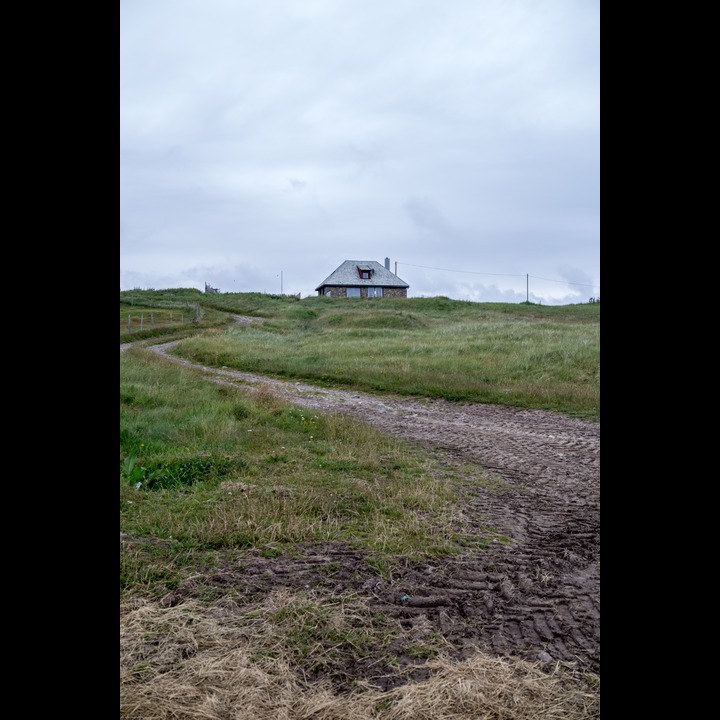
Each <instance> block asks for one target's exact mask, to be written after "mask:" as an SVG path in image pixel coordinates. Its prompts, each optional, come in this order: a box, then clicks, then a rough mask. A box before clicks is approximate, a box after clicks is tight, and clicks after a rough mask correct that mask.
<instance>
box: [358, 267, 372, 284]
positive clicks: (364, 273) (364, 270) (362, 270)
mask: <svg viewBox="0 0 720 720" xmlns="http://www.w3.org/2000/svg"><path fill="white" fill-rule="evenodd" d="M357 271H358V275H359V276H360V279H361V280H370V278H371V277H372V274H373V271H372V268H369V267H362V266H360V265H358V266H357Z"/></svg>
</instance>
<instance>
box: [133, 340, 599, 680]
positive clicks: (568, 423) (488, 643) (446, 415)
mask: <svg viewBox="0 0 720 720" xmlns="http://www.w3.org/2000/svg"><path fill="white" fill-rule="evenodd" d="M173 345H174V343H172V342H171V343H165V344H162V345H155V346H152V347H151V348H150V349H152V350H153V351H155V352H157V353H159V354H161V355H163V356H165V357H166V358H168V359H169V360H172V361H173V362H177V363H180V364H183V365H191V363H189V362H187V361H186V360H182V359H179V358H176V357H173V356H172V355H169V354H168V350H169V349H170V348H171V347H172V346H173ZM121 348H122V346H121ZM203 369H204V370H205V371H206V372H207V373H208V377H209V379H211V380H213V381H214V382H219V383H227V382H233V384H234V385H235V386H236V387H238V385H237V381H238V380H239V381H242V382H243V383H247V384H246V385H245V387H247V388H248V389H252V388H253V387H258V386H260V385H262V386H263V387H265V388H267V387H271V388H273V391H274V392H277V393H278V394H279V395H281V396H283V397H285V398H286V399H288V400H290V401H292V402H294V403H296V404H300V405H303V406H305V407H310V408H316V409H318V410H323V411H327V412H342V413H344V414H350V415H352V416H354V417H358V418H360V419H363V420H366V421H368V422H370V423H372V424H373V425H374V426H375V427H379V428H381V429H383V430H385V431H386V432H388V433H392V434H395V435H398V436H401V437H403V438H406V439H408V440H410V441H413V442H417V443H420V444H422V445H424V446H426V447H430V448H432V449H433V450H434V451H435V454H436V456H437V457H438V461H439V462H442V461H443V459H448V458H450V459H452V460H453V461H460V462H470V463H476V464H478V465H480V466H481V467H482V468H484V469H486V470H489V471H491V472H492V473H494V474H495V475H496V476H497V477H499V478H502V479H503V480H504V481H505V489H504V491H503V492H501V493H490V492H486V491H482V490H478V489H476V490H475V492H474V495H473V500H472V502H471V504H470V506H468V507H464V508H463V509H462V511H463V513H464V515H465V516H466V517H468V518H469V519H470V522H471V523H475V524H477V526H478V527H480V526H481V525H482V526H483V527H487V526H492V527H494V528H496V529H498V530H499V531H500V532H501V533H502V534H504V535H506V536H507V537H509V538H511V540H512V542H511V544H510V545H501V544H497V545H494V546H492V547H491V548H490V549H488V550H482V551H479V552H476V553H473V554H470V555H468V556H466V557H463V558H461V559H457V560H450V561H446V562H443V564H442V566H434V567H433V566H429V565H412V564H408V565H407V566H406V567H405V568H404V569H403V570H402V571H401V572H399V573H396V574H395V575H394V576H393V581H392V583H387V582H384V581H382V580H381V579H380V578H377V577H375V576H374V575H373V573H372V571H371V570H370V569H369V568H368V567H367V566H366V565H365V563H364V560H363V558H362V556H360V555H359V554H358V553H355V552H354V551H352V550H351V549H349V548H347V547H346V546H341V545H337V546H334V545H327V546H323V547H322V548H312V549H309V550H308V552H307V553H306V554H305V555H304V556H302V557H301V559H294V560H292V561H291V560H288V559H286V558H273V559H268V558H257V559H256V560H252V559H250V560H248V561H247V562H245V563H244V569H243V571H242V576H240V574H239V573H238V571H237V570H235V571H233V570H230V569H229V570H228V571H227V572H223V573H219V574H218V575H217V576H216V577H215V578H213V582H215V583H217V584H226V583H231V584H233V585H237V586H242V587H245V588H248V592H252V593H255V594H262V593H265V592H269V591H271V590H272V589H274V588H277V587H278V585H284V586H287V587H315V586H317V585H322V586H324V587H327V585H328V581H329V580H330V581H331V584H332V585H331V587H334V589H335V591H337V592H345V591H353V592H357V593H359V594H360V595H362V596H365V597H367V598H368V599H369V601H370V603H371V604H372V605H373V609H374V610H376V611H378V612H383V613H385V614H387V615H390V616H393V617H396V618H401V619H403V622H404V624H407V626H412V625H413V624H414V623H425V624H427V622H429V623H431V625H432V627H433V630H434V631H435V632H438V633H440V634H442V635H443V636H444V638H445V639H446V640H447V641H448V642H449V643H450V644H451V645H452V647H453V648H454V653H455V654H456V655H457V656H458V657H463V656H468V655H469V654H471V653H472V652H474V651H475V649H480V650H482V651H485V652H488V653H491V654H501V655H505V654H510V655H513V656H516V657H522V658H526V659H530V660H537V659H539V660H542V661H546V662H552V661H553V660H562V661H568V662H574V663H576V664H577V666H578V667H579V668H582V669H586V670H589V671H591V672H594V673H597V674H599V673H600V426H599V425H597V424H593V423H587V422H583V421H580V420H574V419H570V418H566V417H563V416H560V415H557V414H553V413H547V412H542V411H536V410H519V409H515V408H509V407H501V406H494V405H475V404H460V405H458V404H453V403H448V402H445V401H441V400H434V401H421V402H419V401H414V400H405V399H400V400H397V399H387V398H380V397H377V396H372V395H367V394H364V393H360V392H354V391H343V390H329V389H324V388H318V387H314V386H310V385H306V384H304V383H299V382H286V381H280V380H274V379H270V378H266V377H262V376H258V375H252V374H249V373H242V372H236V371H231V370H227V369H214V368H203ZM241 387H242V386H241ZM329 562H334V563H337V564H338V566H339V570H338V571H337V572H335V573H333V575H332V576H330V578H328V576H327V574H326V573H322V572H320V571H319V568H320V567H321V566H322V565H325V564H327V563H329ZM358 577H359V578H360V579H358ZM181 599H182V597H181V594H179V595H176V596H175V597H174V598H170V599H169V600H168V602H171V603H175V602H179V601H181ZM371 668H372V662H371V661H368V663H367V667H365V668H356V669H355V670H356V672H357V673H358V674H359V675H363V676H364V677H366V679H368V680H371V681H374V682H375V683H377V684H382V668H375V669H374V670H372V669H371ZM421 677H422V674H420V675H418V679H420V678H421ZM396 681H397V679H396V680H393V679H392V678H389V677H388V678H387V680H386V681H385V683H386V685H392V684H394V683H395V682H396Z"/></svg>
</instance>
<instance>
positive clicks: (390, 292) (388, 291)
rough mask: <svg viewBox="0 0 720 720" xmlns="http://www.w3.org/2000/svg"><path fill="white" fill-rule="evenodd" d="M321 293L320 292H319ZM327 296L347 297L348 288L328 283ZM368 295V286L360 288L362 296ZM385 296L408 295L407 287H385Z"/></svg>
mask: <svg viewBox="0 0 720 720" xmlns="http://www.w3.org/2000/svg"><path fill="white" fill-rule="evenodd" d="M318 294H319V293H318ZM324 294H325V296H330V297H347V288H344V287H339V286H336V285H328V286H327V287H326V288H325V293H324ZM367 296H368V294H367V288H366V287H361V288H360V297H364V298H366V297H367ZM383 297H403V298H404V297H407V288H388V287H384V288H383Z"/></svg>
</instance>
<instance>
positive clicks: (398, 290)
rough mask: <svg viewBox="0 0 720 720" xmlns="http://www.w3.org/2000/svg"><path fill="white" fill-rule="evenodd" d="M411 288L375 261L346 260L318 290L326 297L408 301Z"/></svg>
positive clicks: (388, 259) (388, 263) (318, 292)
mask: <svg viewBox="0 0 720 720" xmlns="http://www.w3.org/2000/svg"><path fill="white" fill-rule="evenodd" d="M409 287H410V286H409V285H408V284H407V283H406V282H405V281H404V280H401V279H400V278H399V277H398V276H397V275H395V274H394V273H392V272H390V258H385V266H384V267H383V266H382V265H381V264H380V263H379V262H376V261H375V260H345V262H343V264H342V265H340V267H339V268H338V269H337V270H335V272H333V273H331V274H330V275H328V277H326V278H325V280H323V281H322V282H321V283H320V285H318V286H317V287H316V288H315V290H317V294H318V295H324V296H325V297H364V298H372V297H407V290H408V288H409Z"/></svg>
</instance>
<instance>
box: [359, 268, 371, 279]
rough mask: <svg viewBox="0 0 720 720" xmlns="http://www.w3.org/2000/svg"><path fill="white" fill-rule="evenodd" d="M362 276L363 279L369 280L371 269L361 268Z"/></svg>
mask: <svg viewBox="0 0 720 720" xmlns="http://www.w3.org/2000/svg"><path fill="white" fill-rule="evenodd" d="M360 278H361V279H362V280H369V279H370V271H369V270H361V271H360Z"/></svg>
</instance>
